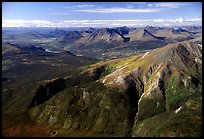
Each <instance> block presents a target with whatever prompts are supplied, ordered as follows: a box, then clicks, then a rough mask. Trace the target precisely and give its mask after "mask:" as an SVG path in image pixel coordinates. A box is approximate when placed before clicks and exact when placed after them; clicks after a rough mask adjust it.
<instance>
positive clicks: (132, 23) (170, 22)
mask: <svg viewBox="0 0 204 139" xmlns="http://www.w3.org/2000/svg"><path fill="white" fill-rule="evenodd" d="M147 25H151V26H161V27H162V26H186V25H199V26H201V25H202V18H194V19H193V18H192V19H183V18H176V19H146V20H139V19H138V20H66V21H57V22H54V21H46V20H2V27H119V26H128V27H142V26H147Z"/></svg>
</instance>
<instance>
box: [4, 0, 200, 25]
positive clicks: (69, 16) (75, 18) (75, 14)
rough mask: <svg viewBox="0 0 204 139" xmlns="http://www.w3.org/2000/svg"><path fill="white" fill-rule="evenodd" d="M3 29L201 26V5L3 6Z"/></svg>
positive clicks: (97, 4)
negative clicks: (34, 27)
mask: <svg viewBox="0 0 204 139" xmlns="http://www.w3.org/2000/svg"><path fill="white" fill-rule="evenodd" d="M2 20H3V21H2V26H3V27H5V26H6V27H9V26H10V27H15V26H16V27H20V26H22V27H33V26H36V27H114V26H123V25H126V26H146V25H158V26H174V25H201V24H202V3H201V2H3V3H2Z"/></svg>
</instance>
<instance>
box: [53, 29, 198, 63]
mask: <svg viewBox="0 0 204 139" xmlns="http://www.w3.org/2000/svg"><path fill="white" fill-rule="evenodd" d="M61 32H63V31H61ZM201 34H202V33H201V28H199V27H153V26H146V27H141V28H128V27H126V26H124V27H117V28H100V29H93V28H90V29H88V30H82V31H67V32H66V34H63V33H62V35H61V36H60V37H58V38H57V39H56V40H55V41H54V42H53V44H54V45H56V46H59V47H60V48H63V49H65V50H69V51H71V52H73V53H75V54H79V55H85V56H88V55H92V56H93V57H97V58H99V57H100V58H102V59H106V58H107V57H108V58H109V59H110V57H109V56H110V53H116V54H115V55H116V57H121V56H122V57H124V54H123V53H124V52H126V53H128V54H129V55H133V54H132V52H133V51H135V50H137V51H143V50H149V49H153V48H159V47H161V46H164V45H166V44H169V43H172V42H180V41H185V40H190V39H195V38H197V37H200V36H201ZM96 51H100V53H99V54H95V53H96Z"/></svg>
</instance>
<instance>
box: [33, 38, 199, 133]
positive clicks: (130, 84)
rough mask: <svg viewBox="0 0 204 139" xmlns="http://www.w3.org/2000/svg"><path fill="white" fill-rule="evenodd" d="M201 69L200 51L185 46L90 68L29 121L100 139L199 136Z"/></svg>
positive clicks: (37, 109) (36, 109)
mask: <svg viewBox="0 0 204 139" xmlns="http://www.w3.org/2000/svg"><path fill="white" fill-rule="evenodd" d="M201 66H202V45H200V44H194V43H192V42H189V41H185V42H180V43H173V44H169V45H167V46H165V47H162V48H159V49H156V50H153V51H150V52H147V53H144V54H139V55H136V56H132V57H129V58H123V59H116V60H112V61H107V62H103V63H99V64H95V65H93V66H92V67H90V68H89V69H88V70H86V71H85V74H82V75H80V76H79V77H77V78H75V79H74V78H72V79H65V85H64V86H66V88H65V89H64V90H62V91H61V89H60V90H58V91H59V93H57V94H56V95H54V96H52V97H51V98H50V99H48V100H47V101H45V102H43V103H38V104H37V105H35V106H34V105H32V106H34V107H32V108H31V109H30V111H29V115H30V117H31V118H32V119H33V120H34V121H36V122H37V123H41V124H47V125H50V126H54V127H56V128H64V129H66V130H70V131H76V130H80V131H83V132H85V133H94V134H97V135H101V136H104V135H108V136H200V135H201V133H202V132H201V124H202V120H201V116H202V115H201V111H202V110H201V102H202V97H201V92H202V87H201V86H202V70H201ZM87 73H88V74H87ZM73 82H74V83H73ZM48 87H49V86H48ZM38 93H39V92H38ZM194 112H196V116H194V115H193V113H194ZM188 119H190V121H188ZM178 129H179V130H178ZM191 129H192V130H191ZM195 129H196V130H195ZM189 130H191V132H189Z"/></svg>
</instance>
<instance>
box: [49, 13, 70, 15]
mask: <svg viewBox="0 0 204 139" xmlns="http://www.w3.org/2000/svg"><path fill="white" fill-rule="evenodd" d="M49 14H51V15H69V14H70V13H49Z"/></svg>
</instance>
